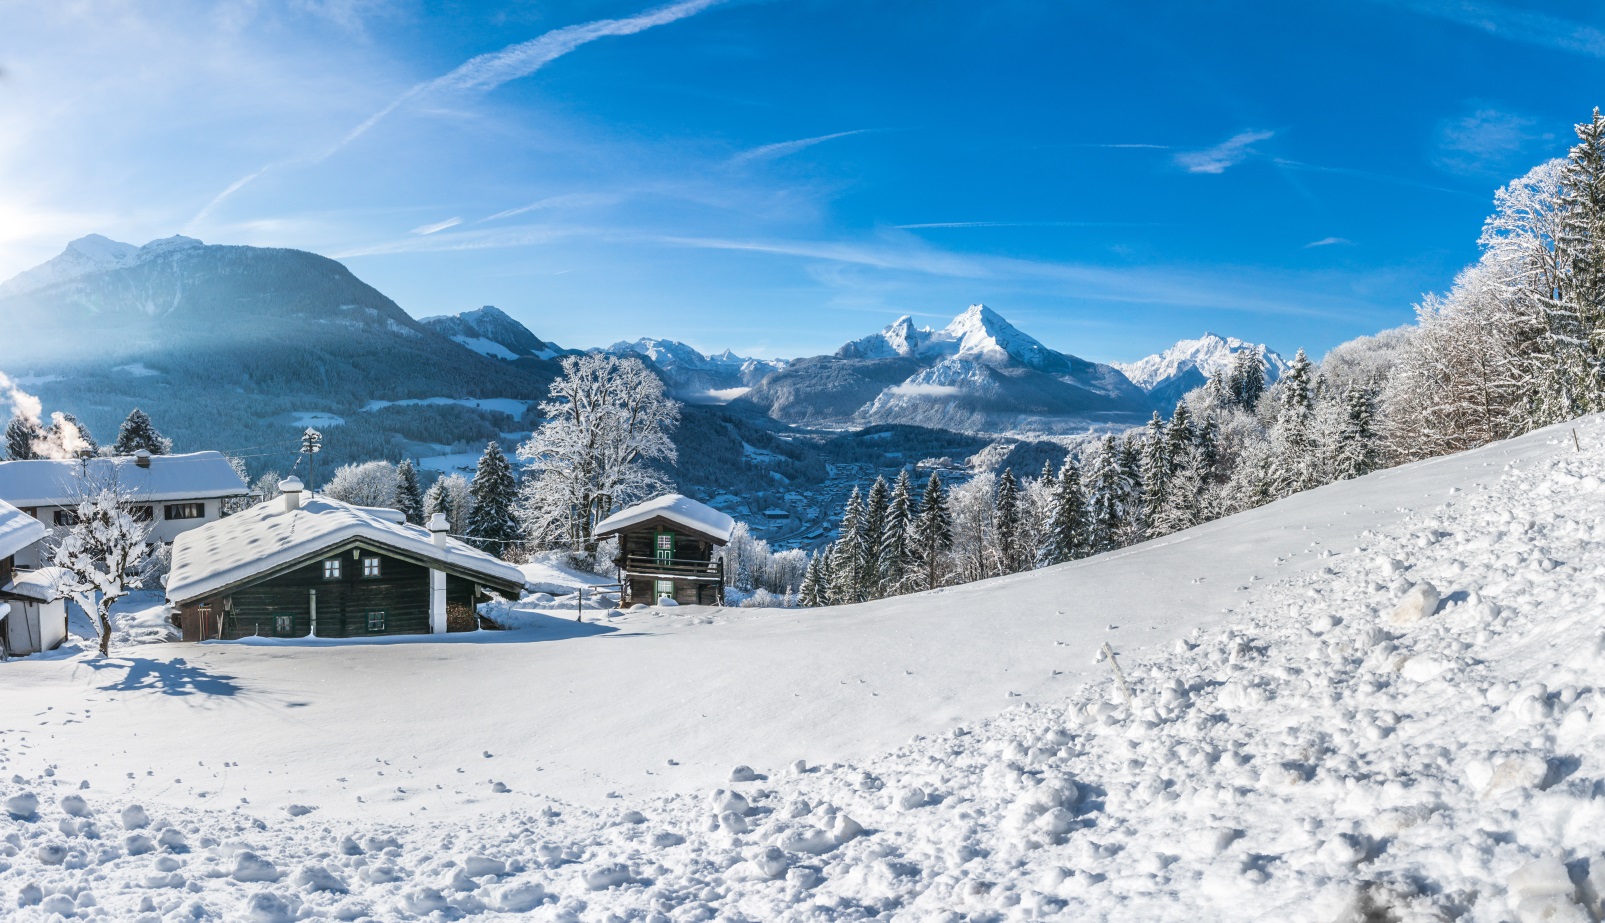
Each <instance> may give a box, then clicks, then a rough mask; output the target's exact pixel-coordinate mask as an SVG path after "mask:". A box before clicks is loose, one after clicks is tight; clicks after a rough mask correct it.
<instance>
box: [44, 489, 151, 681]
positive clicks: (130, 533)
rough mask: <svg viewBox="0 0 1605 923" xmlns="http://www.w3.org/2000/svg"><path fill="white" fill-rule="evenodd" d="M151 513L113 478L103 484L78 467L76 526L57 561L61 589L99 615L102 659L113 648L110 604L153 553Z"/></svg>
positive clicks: (125, 590)
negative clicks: (59, 570)
mask: <svg viewBox="0 0 1605 923" xmlns="http://www.w3.org/2000/svg"><path fill="white" fill-rule="evenodd" d="M147 510H148V507H146V506H144V505H143V504H140V503H139V502H138V500H137V499H136V498H135V497H134V496H133V495H132V494H130V493H128V492H127V491H126V490H124V489H123V488H122V487H121V486H119V484H118V483H117V480H116V478H115V477H108V478H106V479H104V480H100V479H97V478H95V477H93V476H92V475H91V474H90V472H89V466H88V465H87V464H80V465H79V466H78V479H77V484H76V486H75V492H74V503H73V506H72V510H71V512H72V519H73V524H72V526H71V527H69V529H68V530H67V532H66V534H64V535H62V536H61V539H60V540H59V541H58V542H57V543H56V548H55V553H54V562H55V564H56V566H57V567H60V568H62V569H63V570H64V571H65V572H66V573H65V574H64V575H63V576H62V578H61V579H60V582H59V584H58V586H59V589H60V590H61V591H62V592H63V593H66V594H67V595H68V596H70V597H72V598H73V600H74V601H76V602H77V603H78V604H79V605H80V606H82V607H83V609H84V611H85V612H93V613H94V614H95V619H96V627H97V628H98V630H99V632H100V655H101V656H102V657H104V656H106V655H107V654H108V652H109V651H110V648H111V607H112V604H114V603H115V602H117V600H119V599H121V598H123V597H124V596H126V595H128V592H129V591H130V590H131V589H133V588H134V586H135V584H136V583H137V582H138V581H139V579H140V574H139V571H140V565H141V564H142V563H144V560H145V557H146V555H148V554H149V553H150V545H149V544H148V541H147V540H148V538H149V536H150V530H151V517H150V516H149V515H148V514H146V513H145V512H143V511H147Z"/></svg>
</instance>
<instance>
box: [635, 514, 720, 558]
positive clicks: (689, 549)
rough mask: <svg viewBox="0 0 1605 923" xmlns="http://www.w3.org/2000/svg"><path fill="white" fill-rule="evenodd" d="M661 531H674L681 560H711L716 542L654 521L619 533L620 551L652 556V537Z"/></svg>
mask: <svg viewBox="0 0 1605 923" xmlns="http://www.w3.org/2000/svg"><path fill="white" fill-rule="evenodd" d="M659 532H672V533H674V557H675V560H679V561H711V560H713V550H714V547H715V546H714V544H713V543H712V542H710V541H708V540H707V539H705V538H703V537H702V536H700V535H692V534H691V533H689V532H686V531H684V530H683V529H676V528H675V527H674V526H672V525H669V524H666V523H663V522H661V521H654V522H650V523H645V524H643V525H641V526H640V527H638V528H635V529H631V530H630V531H628V532H621V533H619V553H620V554H622V555H625V556H640V557H651V556H652V554H653V552H654V548H653V547H652V537H653V536H654V535H656V534H657V533H659Z"/></svg>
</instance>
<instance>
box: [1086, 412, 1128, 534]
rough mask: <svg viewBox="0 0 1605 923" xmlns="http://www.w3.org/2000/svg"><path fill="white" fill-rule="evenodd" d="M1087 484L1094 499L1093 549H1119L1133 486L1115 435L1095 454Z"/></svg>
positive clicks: (1100, 445) (1092, 515) (1104, 440)
mask: <svg viewBox="0 0 1605 923" xmlns="http://www.w3.org/2000/svg"><path fill="white" fill-rule="evenodd" d="M1087 487H1088V492H1089V494H1090V498H1091V499H1090V509H1091V546H1092V547H1091V550H1092V552H1093V553H1095V554H1096V553H1097V552H1100V551H1110V550H1113V549H1115V548H1119V547H1120V545H1121V538H1122V535H1123V534H1124V532H1125V523H1126V516H1127V509H1126V504H1127V503H1128V502H1129V498H1130V486H1129V485H1128V484H1127V483H1126V480H1125V474H1124V472H1123V471H1122V470H1121V467H1120V446H1119V444H1118V443H1116V442H1115V437H1113V436H1105V437H1104V438H1103V442H1102V443H1100V444H1099V446H1098V451H1097V453H1096V454H1094V455H1093V456H1092V473H1091V476H1090V478H1089V483H1088V485H1087Z"/></svg>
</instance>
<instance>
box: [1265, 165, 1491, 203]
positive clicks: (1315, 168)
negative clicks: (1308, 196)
mask: <svg viewBox="0 0 1605 923" xmlns="http://www.w3.org/2000/svg"><path fill="white" fill-rule="evenodd" d="M1271 163H1273V164H1275V165H1276V166H1278V167H1283V168H1285V169H1288V170H1301V171H1306V172H1310V173H1331V174H1334V175H1337V176H1352V177H1355V178H1356V179H1363V180H1370V181H1374V182H1378V183H1391V184H1393V185H1396V186H1411V187H1414V188H1416V189H1430V190H1432V191H1433V192H1447V193H1449V194H1450V195H1458V196H1471V197H1472V198H1477V199H1486V198H1488V193H1487V192H1486V191H1475V192H1474V191H1472V190H1469V189H1453V188H1451V187H1449V186H1439V185H1436V184H1434V183H1425V182H1422V181H1421V180H1417V179H1411V178H1409V177H1407V176H1393V175H1391V174H1388V173H1373V172H1371V171H1370V170H1356V169H1353V168H1352V167H1328V166H1322V165H1321V164H1314V163H1304V162H1302V161H1298V160H1286V159H1284V158H1281V157H1273V158H1271Z"/></svg>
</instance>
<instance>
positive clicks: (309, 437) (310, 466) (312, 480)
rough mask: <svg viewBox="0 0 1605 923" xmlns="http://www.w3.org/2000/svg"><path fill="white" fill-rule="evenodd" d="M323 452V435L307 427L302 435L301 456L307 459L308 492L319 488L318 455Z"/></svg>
mask: <svg viewBox="0 0 1605 923" xmlns="http://www.w3.org/2000/svg"><path fill="white" fill-rule="evenodd" d="M321 451H323V434H322V433H320V432H318V431H317V430H315V429H313V428H312V427H310V426H309V427H307V430H306V432H304V433H302V434H301V454H302V455H305V456H306V457H307V492H308V493H311V492H312V491H313V490H314V489H315V488H316V487H317V477H316V475H317V471H318V461H317V459H318V453H319V452H321Z"/></svg>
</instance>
